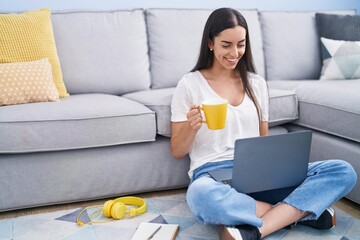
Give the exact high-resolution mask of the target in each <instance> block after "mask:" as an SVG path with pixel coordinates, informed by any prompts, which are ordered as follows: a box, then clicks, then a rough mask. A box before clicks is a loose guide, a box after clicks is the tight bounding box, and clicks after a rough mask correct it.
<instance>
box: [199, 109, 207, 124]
mask: <svg viewBox="0 0 360 240" xmlns="http://www.w3.org/2000/svg"><path fill="white" fill-rule="evenodd" d="M201 111H204V109H203V107H202V106H200V112H201ZM201 113H202V112H201ZM201 116H202V118H203V119H205V120H203V121H202V122H203V123H206V124H207V122H206V118H205V114H201Z"/></svg>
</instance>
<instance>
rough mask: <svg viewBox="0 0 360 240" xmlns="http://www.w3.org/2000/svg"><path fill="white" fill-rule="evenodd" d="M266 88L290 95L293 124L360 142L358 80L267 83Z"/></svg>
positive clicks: (359, 86)
mask: <svg viewBox="0 0 360 240" xmlns="http://www.w3.org/2000/svg"><path fill="white" fill-rule="evenodd" d="M268 84H269V87H271V88H279V89H287V90H292V91H294V92H295V93H296V94H297V96H298V101H299V119H298V120H297V121H295V123H296V124H298V125H301V126H305V127H308V128H311V129H316V130H319V131H322V132H326V133H330V134H333V135H337V136H340V137H343V138H346V139H349V140H353V141H356V142H360V128H359V123H360V104H359V103H360V94H359V89H360V79H357V80H348V81H309V80H308V81H305V80H303V81H291V80H288V81H285V80H284V81H270V82H268Z"/></svg>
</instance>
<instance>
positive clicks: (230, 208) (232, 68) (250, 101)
mask: <svg viewBox="0 0 360 240" xmlns="http://www.w3.org/2000/svg"><path fill="white" fill-rule="evenodd" d="M270 64H271V63H270ZM209 98H223V99H227V100H228V103H229V106H228V109H227V111H228V113H227V120H226V121H227V122H226V128H225V129H222V130H209V129H208V128H207V126H206V124H203V119H202V115H201V112H200V107H199V106H200V104H201V102H202V101H203V100H205V99H209ZM171 111H172V116H171V121H172V137H171V151H172V154H173V155H174V157H176V158H181V157H183V156H185V155H186V154H189V155H190V159H191V164H190V171H189V176H190V178H191V183H190V185H189V188H188V191H187V197H186V198H187V202H188V205H189V208H190V209H191V211H192V212H193V213H194V215H195V216H196V218H197V219H198V220H199V221H201V222H203V223H204V224H219V225H222V226H224V227H222V228H221V232H220V236H221V239H260V238H263V237H265V236H267V235H269V234H271V233H273V232H275V231H277V230H279V229H281V228H283V227H285V226H288V225H290V224H292V223H294V222H298V224H307V225H310V226H312V227H314V228H318V229H327V228H330V227H333V226H334V220H335V215H334V212H333V209H332V208H331V207H329V206H331V205H332V203H333V202H335V201H337V200H339V199H340V198H342V197H343V196H345V195H346V194H347V193H349V192H350V190H351V189H352V188H353V186H354V185H355V182H356V178H357V176H356V173H355V171H354V170H353V168H352V167H351V165H349V164H348V163H346V162H345V161H341V160H327V161H320V162H314V163H310V164H309V169H308V177H307V178H306V180H305V181H304V182H303V183H302V184H301V185H300V186H299V187H298V188H296V189H295V190H294V191H293V192H292V193H291V194H290V195H289V196H288V197H286V198H285V199H284V200H283V201H281V202H279V203H277V204H275V205H272V204H270V203H267V202H262V201H257V200H255V199H253V198H251V197H250V196H248V195H246V194H242V193H238V192H236V191H235V190H234V189H233V188H231V187H230V186H228V185H225V184H221V183H218V182H216V181H215V180H213V179H212V178H211V177H210V176H209V174H208V171H210V170H214V169H222V168H231V167H232V159H233V155H234V143H235V140H236V139H237V138H247V137H254V136H265V135H267V134H268V92H267V86H266V82H265V80H264V79H263V78H262V77H261V76H259V75H257V74H256V73H255V69H254V66H253V62H252V55H251V48H250V39H249V31H248V27H247V23H246V20H245V19H244V17H243V16H242V15H241V14H240V13H239V12H238V11H236V10H234V9H229V8H221V9H217V10H215V11H214V12H213V13H212V14H211V15H210V16H209V18H208V20H207V22H206V25H205V28H204V32H203V38H202V42H201V48H200V55H199V59H198V61H197V64H196V66H195V67H194V69H193V70H192V71H191V72H190V73H188V74H186V75H185V76H184V77H183V78H182V79H181V80H180V81H179V83H178V86H177V88H176V90H175V93H174V97H173V101H172V105H171ZM269 158H270V159H271V156H269ZM269 161H270V160H269Z"/></svg>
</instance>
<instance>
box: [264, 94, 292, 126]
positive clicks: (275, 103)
mask: <svg viewBox="0 0 360 240" xmlns="http://www.w3.org/2000/svg"><path fill="white" fill-rule="evenodd" d="M269 98H270V102H269V127H274V126H279V125H281V124H283V123H287V122H291V121H294V120H296V119H297V118H298V102H297V96H296V94H295V93H294V92H293V91H289V90H282V89H275V88H269Z"/></svg>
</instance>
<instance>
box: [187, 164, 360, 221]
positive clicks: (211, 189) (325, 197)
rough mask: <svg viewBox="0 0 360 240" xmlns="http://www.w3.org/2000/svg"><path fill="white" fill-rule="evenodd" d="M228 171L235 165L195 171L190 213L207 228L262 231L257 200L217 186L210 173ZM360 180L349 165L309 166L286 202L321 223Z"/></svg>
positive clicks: (220, 185)
mask: <svg viewBox="0 0 360 240" xmlns="http://www.w3.org/2000/svg"><path fill="white" fill-rule="evenodd" d="M224 168H232V161H231V160H229V161H223V162H216V163H207V164H205V165H204V166H201V167H199V168H198V169H196V170H195V171H194V175H193V178H192V181H191V183H190V185H189V188H188V190H187V194H186V200H187V203H188V206H189V208H190V210H191V211H192V212H193V214H194V215H195V217H196V218H197V219H198V220H199V221H201V222H202V223H204V224H223V225H239V224H250V225H253V226H257V227H261V226H262V220H261V219H260V218H258V217H257V216H256V205H255V199H253V198H251V197H250V196H248V195H246V194H243V193H239V192H237V191H236V190H235V189H234V188H231V187H230V186H229V185H225V184H222V183H219V182H216V181H215V180H214V179H213V178H211V177H210V176H209V174H208V173H207V172H208V171H210V170H214V169H224ZM356 180H357V176H356V173H355V171H354V169H353V168H352V166H351V165H350V164H349V163H347V162H345V161H342V160H327V161H319V162H313V163H309V168H308V174H307V178H306V179H305V181H304V182H303V183H302V184H301V185H300V186H299V187H297V188H296V189H295V190H294V191H293V192H292V193H291V194H290V195H289V196H287V197H286V198H285V199H284V200H283V201H282V202H283V203H287V204H289V205H291V206H293V207H295V208H297V209H299V210H301V211H306V212H310V214H309V215H308V216H307V217H306V218H304V219H317V218H318V217H319V216H320V215H321V214H322V213H323V212H324V211H325V209H326V208H327V207H329V206H330V205H331V204H333V203H334V202H336V201H338V200H339V199H340V198H342V197H344V196H345V195H346V194H348V193H349V192H350V191H351V189H352V188H353V187H354V186H355V184H356Z"/></svg>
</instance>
